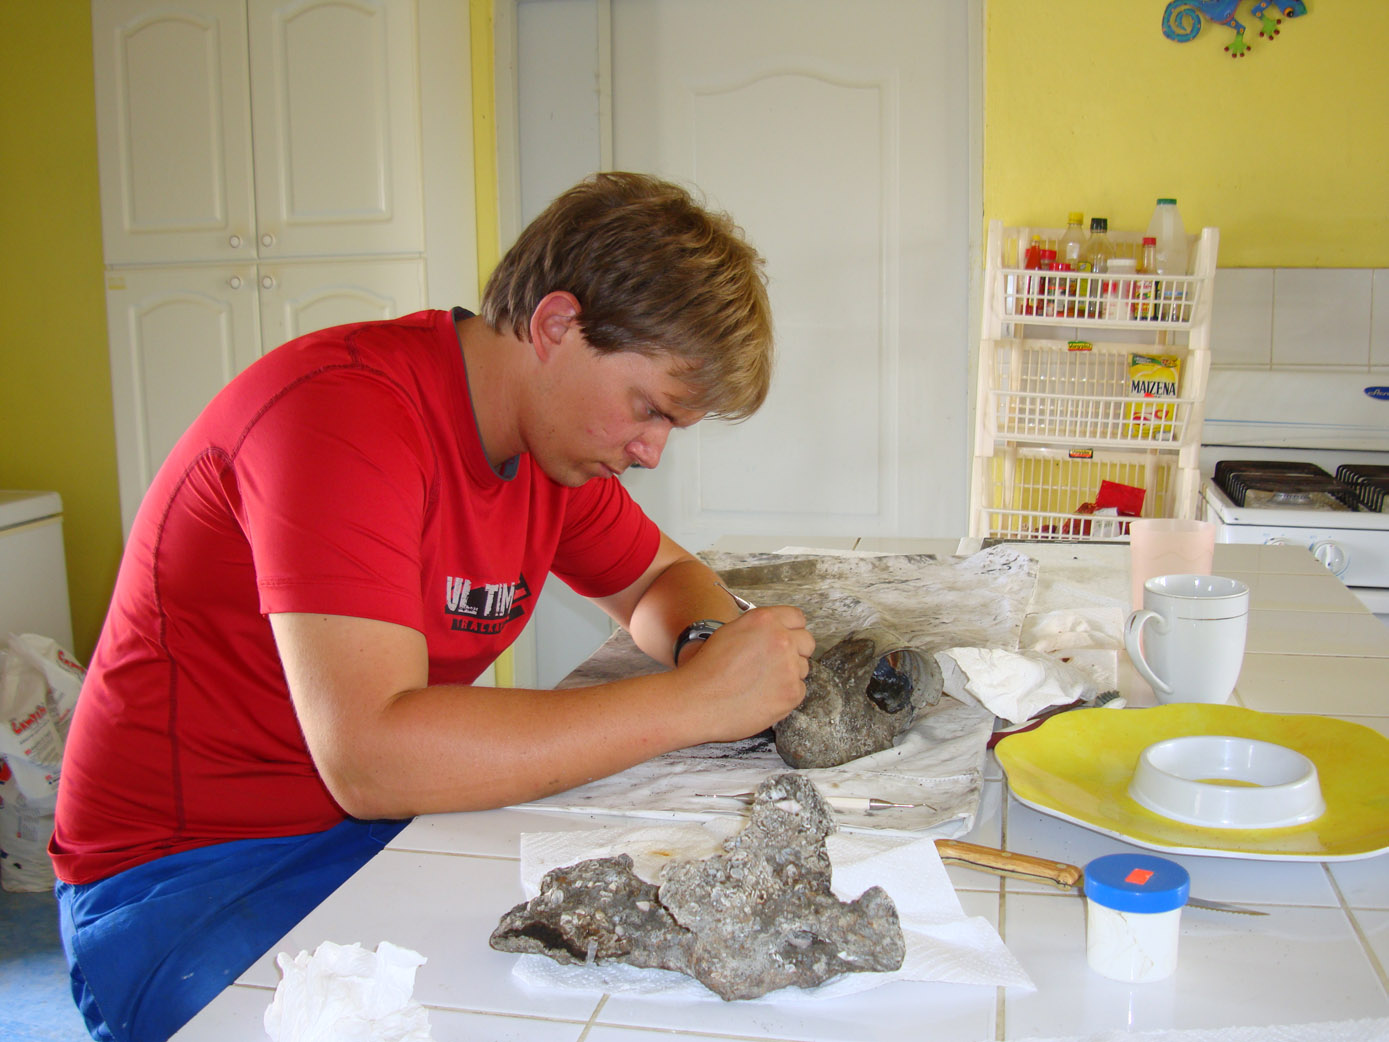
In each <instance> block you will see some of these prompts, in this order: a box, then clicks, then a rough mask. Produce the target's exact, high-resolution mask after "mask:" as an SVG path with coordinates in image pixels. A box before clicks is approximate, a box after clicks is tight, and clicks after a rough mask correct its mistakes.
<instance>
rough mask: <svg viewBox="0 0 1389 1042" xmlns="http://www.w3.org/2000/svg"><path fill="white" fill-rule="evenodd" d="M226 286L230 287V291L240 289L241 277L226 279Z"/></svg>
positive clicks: (234, 276) (235, 276)
mask: <svg viewBox="0 0 1389 1042" xmlns="http://www.w3.org/2000/svg"><path fill="white" fill-rule="evenodd" d="M227 285H228V286H230V287H231V288H232V289H240V288H241V276H240V275H233V276H232V277H231V278H229V279H227Z"/></svg>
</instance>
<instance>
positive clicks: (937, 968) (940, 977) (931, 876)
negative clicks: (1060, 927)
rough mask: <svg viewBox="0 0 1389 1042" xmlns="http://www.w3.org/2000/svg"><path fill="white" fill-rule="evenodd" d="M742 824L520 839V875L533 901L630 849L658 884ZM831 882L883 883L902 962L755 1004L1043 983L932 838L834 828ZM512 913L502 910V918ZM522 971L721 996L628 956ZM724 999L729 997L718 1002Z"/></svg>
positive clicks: (596, 985)
mask: <svg viewBox="0 0 1389 1042" xmlns="http://www.w3.org/2000/svg"><path fill="white" fill-rule="evenodd" d="M742 825H743V821H741V820H735V821H732V822H730V821H728V820H727V819H720V820H715V821H710V822H706V823H703V824H670V825H649V824H648V825H639V826H632V827H627V828H622V827H613V828H603V829H591V830H587V831H581V832H535V833H523V834H522V836H521V882H522V885H523V887H524V889H525V893H526V896H527V898H530V897H534V896H535V895H536V894H538V893H539V892H540V881H541V879H542V878H543V877H544V875H545V873H546V872H548V871H549V870H550V869H552V868H557V867H559V866H561V865H572V864H574V863H576V862H579V861H584V860H587V859H589V858H596V857H612V856H615V855H617V854H627V855H629V856H630V857H631V858H632V867H633V870H634V871H635V872H636V873H637V875H639V876H641V877H642V878H643V879H645V880H646V881H647V882H653V883H655V882H659V881H660V872H661V869H662V868H663V867H664V866H665V865H666V864H667V863H669V862H672V861H677V860H690V859H693V858H704V857H708V856H709V855H711V854H714V853H717V852H718V851H719V850H721V849H722V842H723V840H724V839H725V838H726V837H727V836H729V835H731V834H732V833H734V832H736V831H738V830H739V829H740V828H741V827H742ZM825 847H826V850H827V851H828V852H829V856H830V865H831V868H832V870H833V879H832V883H831V887H832V889H833V891H834V893H835V896H837V897H838V898H839V899H840V900H841V901H851V900H853V899H855V898H857V897H858V896H859V895H860V894H862V893H863V892H864V891H865V890H867V889H868V888H869V887H871V886H881V887H882V888H883V889H884V890H886V891H887V893H888V895H889V896H890V897H891V898H892V900H893V903H894V904H895V905H896V906H897V914H898V917H899V919H900V920H901V923H902V932H903V935H904V938H905V940H906V948H907V951H906V957H905V958H904V959H903V962H902V967H901V968H900V969H898V970H896V971H894V972H892V973H846V974H844V975H843V976H840V977H837V978H835V979H834V980H831V981H827V982H826V983H824V984H822V985H820V986H819V987H818V988H812V989H803V988H795V987H789V988H782V989H780V990H778V991H774V992H770V993H768V994H767V995H764V996H762V997H761V998H758V999H748V1000H743V1001H748V1002H778V1003H780V1002H796V1001H804V1000H815V999H824V998H833V997H835V996H839V995H848V994H852V993H854V992H859V991H867V990H868V989H870V988H876V987H879V986H880V985H883V984H886V983H888V982H889V981H894V980H920V981H947V982H950V983H954V984H978V985H983V986H999V985H1002V986H1010V987H1023V988H1029V989H1032V988H1035V987H1036V985H1034V984H1033V983H1032V979H1031V978H1030V977H1029V976H1028V975H1027V971H1026V970H1024V969H1023V968H1022V965H1021V964H1020V963H1019V962H1018V961H1017V959H1016V958H1014V956H1013V954H1012V952H1010V951H1009V950H1008V949H1007V948H1006V947H1004V945H1003V941H1002V939H1001V938H1000V937H999V936H998V931H997V930H995V929H994V927H993V925H992V924H990V923H989V922H988V921H987V920H985V919H982V918H980V917H978V916H966V915H965V912H964V909H963V908H961V907H960V900H959V898H958V897H957V896H956V895H955V888H954V886H953V885H952V884H951V882H950V877H949V876H948V875H946V872H945V866H944V865H943V864H942V863H941V860H940V854H939V853H937V851H936V844H935V841H934V840H932V839H910V838H906V837H901V836H891V835H883V834H876V833H872V834H870V833H847V832H836V833H833V834H832V835H830V836H829V837H828V838H827V839H826V841H825ZM505 911H506V909H501V910H499V912H498V916H497V917H498V919H500V918H501V915H502V914H503V913H504V912H505ZM514 972H515V973H516V975H517V976H518V977H520V978H521V979H522V980H523V981H526V982H527V983H528V984H532V985H536V986H543V987H563V988H575V989H581V990H589V991H606V992H611V993H625V994H648V995H654V994H660V995H668V996H680V997H689V998H696V997H700V996H703V997H704V998H714V997H715V996H714V994H713V992H711V991H709V990H708V989H706V988H705V987H704V985H702V984H700V983H699V982H698V981H696V980H694V979H693V978H691V977H686V976H685V975H684V974H681V973H675V972H673V971H670V970H652V969H643V968H641V967H636V966H628V965H626V964H625V963H605V964H603V965H597V964H594V965H589V966H577V965H562V964H560V963H557V962H555V961H554V960H553V959H550V958H548V957H547V956H544V955H522V956H520V957H519V958H518V960H517V963H516V968H515V971H514ZM718 1001H722V1000H718Z"/></svg>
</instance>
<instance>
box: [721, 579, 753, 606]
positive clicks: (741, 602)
mask: <svg viewBox="0 0 1389 1042" xmlns="http://www.w3.org/2000/svg"><path fill="white" fill-rule="evenodd" d="M714 585H715V586H717V587H718V588H719V589H720V590H722V591H723V592H724V593H726V594H728V595H729V596H730V597H732V598H733V603H734V604H736V605H737V606H738V608H739V610H740V611H752V609H753V608H756V607H757V605H755V604H753V603H752V601H750V600H747V599H746V598H743V597H739V596H738V595H737V594H736V593H734V592H733V591H732V590H730V589H729V588H728V587H727V586H725V585H724V584H723V583H720V582H716V583H714Z"/></svg>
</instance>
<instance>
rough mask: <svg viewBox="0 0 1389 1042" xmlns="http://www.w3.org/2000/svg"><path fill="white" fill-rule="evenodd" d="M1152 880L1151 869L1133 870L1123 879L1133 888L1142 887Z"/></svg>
mask: <svg viewBox="0 0 1389 1042" xmlns="http://www.w3.org/2000/svg"><path fill="white" fill-rule="evenodd" d="M1152 878H1153V872H1152V869H1148V868H1135V869H1134V870H1133V871H1132V872H1130V873H1129V874H1128V875H1126V876H1125V877H1124V882H1125V883H1132V884H1133V885H1134V886H1143V885H1144V884H1145V883H1147V882H1148V880H1150V879H1152Z"/></svg>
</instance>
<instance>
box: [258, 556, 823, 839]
mask: <svg viewBox="0 0 1389 1042" xmlns="http://www.w3.org/2000/svg"><path fill="white" fill-rule="evenodd" d="M669 547H675V544H674V543H670V542H669V541H668V540H665V539H664V538H663V540H662V550H661V551H658V553H657V560H658V561H659V560H661V559H662V558H663V555H666V556H668V557H669V560H667V561H666V563H665V565H664V566H663V567H657V566H656V562H654V561H653V567H652V568H649V569H648V570H647V572H646V573H645V574H644V575H643V576H642V577H641V578H640V579H638V580H637V582H636V583H634V584H633V585H632V587H629V588H628V590H625V591H623V592H622V593H619V594H616V595H614V596H613V597H610V598H605V599H604V606H605V607H606V608H608V610H610V611H612V612H613V613H614V614H615V616H616V617H618V618H619V619H621V618H623V617H626V618H628V619H629V620H630V624H631V626H632V627H633V629H634V631H635V630H640V631H641V636H638V637H637V639H638V641H639V642H641V641H644V642H645V643H646V645H647V646H649V649H650V651H651V653H653V654H654V655H655V657H657V658H659V659H662V660H664V661H669V659H670V651H671V645H672V643H673V641H674V639H675V635H676V634H677V633H678V632H679V630H680V629H681V628H683V627H684V626H685V625H686V624H687V623H689V622H690V621H692V620H693V619H698V618H725V617H727V616H728V615H729V614H730V612H729V611H728V609H729V608H732V601H731V599H730V598H729V597H728V595H727V594H725V593H724V592H723V591H722V590H719V589H718V588H717V587H714V586H713V585H712V579H711V578H710V577H711V576H712V575H713V573H712V572H710V571H709V570H708V569H707V568H705V567H704V565H702V564H701V563H700V562H698V561H697V560H695V559H694V558H691V557H689V555H687V554H685V553H684V551H680V550H679V548H678V547H675V549H674V550H670V549H669ZM706 583H707V584H708V589H706ZM720 597H721V598H723V601H724V603H723V604H722V605H721V604H720V602H719V600H718V598H720ZM688 613H692V614H688ZM270 623H271V627H272V629H273V631H274V634H275V640H276V643H277V645H278V647H279V652H280V658H281V660H282V662H283V664H284V669H285V676H286V678H287V680H288V682H289V688H290V694H291V697H292V698H293V700H294V706H295V710H296V712H297V714H298V717H299V722H300V726H301V727H302V728H303V730H304V736H305V739H306V741H307V743H308V747H309V752H310V754H311V755H312V756H313V758H314V763H315V764H316V766H317V767H318V770H319V773H320V774H321V775H322V777H323V779H324V782H325V784H326V785H327V786H328V790H329V791H330V792H331V793H332V795H333V798H334V799H336V800H337V801H338V803H339V804H340V805H341V806H342V808H343V809H344V810H345V811H346V812H347V813H348V814H350V815H352V816H354V817H358V818H365V819H372V818H400V817H408V816H410V815H414V814H422V813H432V812H442V811H458V810H479V809H483V808H488V807H499V806H506V805H509V804H513V803H521V802H525V801H527V800H532V799H536V798H539V797H541V796H545V795H549V794H550V793H554V792H561V791H563V790H565V789H570V788H573V787H574V786H576V785H581V784H583V783H584V782H587V781H591V780H593V779H595V778H600V777H604V776H606V775H609V774H614V773H616V772H617V771H620V770H624V769H626V768H627V767H630V766H633V765H634V764H637V763H641V762H643V761H645V760H648V759H650V758H651V757H653V756H656V755H658V754H660V753H663V752H668V751H670V750H672V749H680V748H684V747H686V746H689V745H696V744H699V743H701V742H710V741H732V740H735V739H739V738H744V737H746V736H747V735H750V734H756V733H757V732H758V731H761V730H763V729H765V728H767V727H769V726H771V725H772V724H773V723H775V722H776V721H778V720H780V719H781V718H782V717H784V716H785V715H786V714H787V713H789V712H790V711H791V710H792V709H794V708H795V707H796V706H797V705H799V704H800V701H801V699H802V698H803V697H804V694H805V687H804V683H803V681H804V678H805V675H806V672H807V671H808V669H809V657H810V654H811V653H812V652H813V651H814V646H815V641H814V638H813V637H812V636H811V635H810V633H809V632H808V631H807V630H806V629H805V618H804V616H803V615H802V614H801V612H800V611H799V609H796V608H792V607H787V606H778V607H771V608H759V609H757V610H755V611H751V612H748V613H747V614H746V615H743V616H741V617H740V618H737V619H735V620H734V621H732V622H730V623H729V624H728V625H726V626H724V627H723V628H722V629H720V630H719V631H718V632H717V633H715V634H714V636H713V637H711V638H710V639H709V640H708V642H707V645H706V647H705V648H703V649H702V650H700V652H699V653H698V654H697V655H696V654H690V653H688V652H687V653H686V654H685V655H682V660H683V661H684V663H685V664H684V665H683V666H682V667H681V668H679V669H677V670H672V671H669V672H665V673H658V674H654V675H650V676H641V677H630V678H625V679H622V680H618V681H614V682H611V683H607V684H601V685H597V686H594V687H589V688H578V689H573V690H565V691H530V690H521V689H505V688H486V687H469V686H465V685H435V686H428V684H427V676H428V664H427V656H426V648H425V641H424V637H423V635H422V634H420V633H418V632H417V631H415V630H413V629H410V628H408V627H404V626H398V625H395V624H393V623H387V622H378V621H375V620H370V619H359V618H351V617H346V616H334V615H329V616H325V615H313V614H305V613H281V614H274V615H271V616H270Z"/></svg>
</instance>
